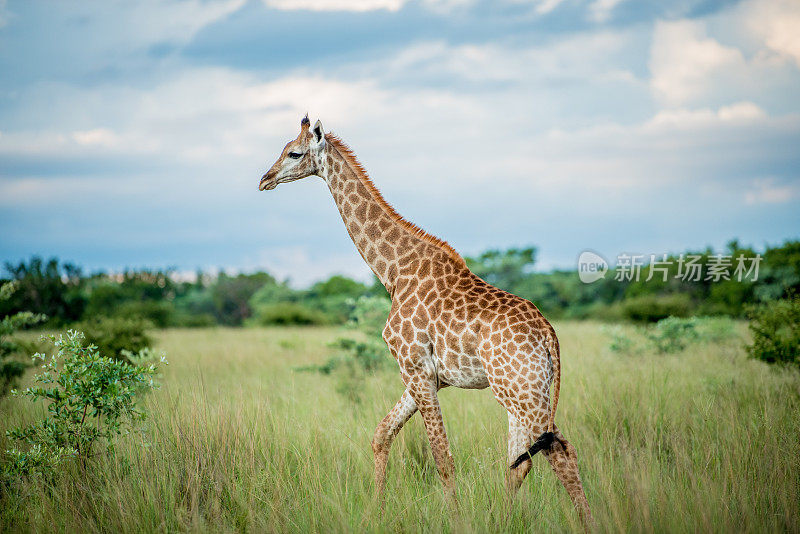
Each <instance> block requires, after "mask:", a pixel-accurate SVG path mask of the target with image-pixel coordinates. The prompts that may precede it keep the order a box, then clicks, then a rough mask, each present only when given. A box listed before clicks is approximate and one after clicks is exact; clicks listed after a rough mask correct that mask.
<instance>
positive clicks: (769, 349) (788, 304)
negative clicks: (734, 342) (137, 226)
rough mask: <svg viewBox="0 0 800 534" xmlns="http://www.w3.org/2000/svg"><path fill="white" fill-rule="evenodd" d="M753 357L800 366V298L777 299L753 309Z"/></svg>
mask: <svg viewBox="0 0 800 534" xmlns="http://www.w3.org/2000/svg"><path fill="white" fill-rule="evenodd" d="M749 318H750V331H751V332H752V333H753V344H752V345H749V346H748V347H747V352H748V353H749V354H750V356H751V357H753V358H757V359H759V360H762V361H765V362H768V363H782V364H794V365H800V296H797V295H794V296H792V297H791V298H788V299H781V300H775V301H772V302H768V303H766V304H764V305H762V306H759V307H754V308H751V309H750V310H749Z"/></svg>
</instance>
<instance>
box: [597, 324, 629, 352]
mask: <svg viewBox="0 0 800 534" xmlns="http://www.w3.org/2000/svg"><path fill="white" fill-rule="evenodd" d="M603 332H605V333H606V334H608V335H609V336H610V337H611V343H610V344H609V346H608V348H609V349H610V350H611V352H616V353H621V354H628V353H630V352H631V351H632V350H633V346H634V342H633V339H631V338H630V337H629V336H627V335H626V334H625V332H623V331H622V328H620V327H619V326H614V327H611V328H603Z"/></svg>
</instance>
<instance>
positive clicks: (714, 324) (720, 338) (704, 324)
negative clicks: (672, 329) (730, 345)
mask: <svg viewBox="0 0 800 534" xmlns="http://www.w3.org/2000/svg"><path fill="white" fill-rule="evenodd" d="M695 326H696V331H697V339H698V340H699V341H702V342H706V343H725V342H730V341H737V340H739V334H737V333H736V323H735V321H734V320H733V319H731V318H730V317H697V318H696V319H695Z"/></svg>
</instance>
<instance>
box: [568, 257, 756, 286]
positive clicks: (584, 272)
mask: <svg viewBox="0 0 800 534" xmlns="http://www.w3.org/2000/svg"><path fill="white" fill-rule="evenodd" d="M760 264H761V254H756V255H755V256H745V255H744V254H739V255H738V256H733V255H730V254H728V255H726V254H714V255H709V256H703V255H700V254H680V255H679V256H677V257H676V256H672V257H670V256H668V255H667V254H661V255H657V254H649V255H645V254H625V253H623V254H620V255H618V256H617V263H616V266H615V267H614V280H616V281H617V282H639V281H643V282H649V281H651V280H654V279H655V280H657V281H661V282H666V281H667V280H669V279H670V278H672V279H677V280H681V281H684V282H711V283H716V282H721V281H728V280H735V281H737V282H755V281H757V280H758V267H759V265H760ZM608 270H609V266H608V262H607V261H606V260H605V258H603V257H602V256H600V255H599V254H597V253H596V252H592V251H588V250H587V251H584V252H582V253H581V255H580V256H579V257H578V277H579V278H580V280H581V282H583V283H585V284H591V283H592V282H595V281H597V280H600V279H601V278H605V276H606V274H607V272H608ZM643 270H644V272H643Z"/></svg>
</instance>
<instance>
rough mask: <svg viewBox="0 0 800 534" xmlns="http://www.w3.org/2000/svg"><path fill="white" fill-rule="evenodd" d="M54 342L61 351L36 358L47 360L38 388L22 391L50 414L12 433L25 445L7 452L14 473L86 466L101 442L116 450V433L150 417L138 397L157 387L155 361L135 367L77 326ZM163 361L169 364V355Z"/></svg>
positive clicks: (36, 359)
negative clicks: (71, 462)
mask: <svg viewBox="0 0 800 534" xmlns="http://www.w3.org/2000/svg"><path fill="white" fill-rule="evenodd" d="M51 340H52V341H53V343H54V344H55V347H56V349H57V350H56V353H55V354H53V355H52V356H51V357H50V358H49V359H48V358H47V357H46V356H45V355H44V354H36V355H34V356H33V360H34V362H37V361H40V362H42V366H41V367H42V372H41V373H40V374H38V375H36V376H35V377H34V380H35V385H34V386H32V387H29V388H27V389H25V390H24V391H23V392H21V393H20V394H21V395H23V396H25V397H28V398H29V399H30V400H31V402H37V401H39V400H44V401H46V402H47V403H48V406H47V415H46V417H45V418H44V419H42V420H40V421H38V422H36V423H33V424H31V425H29V426H27V427H23V428H15V429H12V430H10V431H8V432H7V435H8V437H9V438H11V439H12V440H15V441H17V442H19V444H20V445H21V448H13V449H9V450H7V451H6V457H7V459H8V463H7V464H6V471H7V472H9V473H16V474H22V475H25V474H33V473H36V472H44V473H47V472H49V471H51V470H52V469H53V468H54V467H56V466H58V465H59V464H61V463H62V462H64V461H66V460H68V459H70V458H77V459H78V460H79V461H80V462H81V465H83V466H84V467H85V466H86V462H87V461H88V460H89V459H90V458H92V457H93V456H94V455H96V453H97V449H98V448H99V447H100V446H105V449H106V450H112V449H113V438H114V436H116V435H118V434H121V433H123V432H128V431H130V430H131V429H135V428H136V423H137V422H139V421H141V420H143V419H144V418H145V413H144V412H143V411H141V410H140V409H138V408H137V406H136V396H137V394H138V393H140V392H142V391H143V390H147V389H152V388H154V387H156V385H155V383H154V382H153V376H154V375H155V374H156V371H157V367H156V365H155V364H153V363H151V364H149V365H146V366H134V365H131V364H129V363H126V362H123V361H119V360H117V359H115V358H109V357H106V356H102V355H101V353H100V352H99V351H98V349H97V347H95V346H93V345H85V344H84V337H83V334H81V333H80V332H76V331H74V330H70V331H69V332H67V333H66V334H62V335H60V336H58V337H55V336H52V337H51ZM145 356H148V357H149V356H150V355H145ZM161 360H162V362H165V363H166V360H165V359H164V357H163V356H162V357H161ZM13 393H14V394H18V393H17V392H13Z"/></svg>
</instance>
